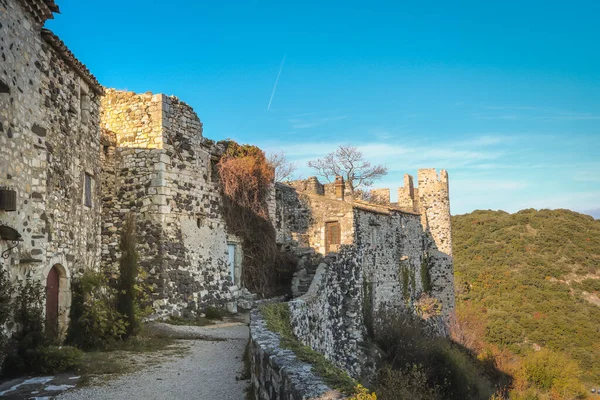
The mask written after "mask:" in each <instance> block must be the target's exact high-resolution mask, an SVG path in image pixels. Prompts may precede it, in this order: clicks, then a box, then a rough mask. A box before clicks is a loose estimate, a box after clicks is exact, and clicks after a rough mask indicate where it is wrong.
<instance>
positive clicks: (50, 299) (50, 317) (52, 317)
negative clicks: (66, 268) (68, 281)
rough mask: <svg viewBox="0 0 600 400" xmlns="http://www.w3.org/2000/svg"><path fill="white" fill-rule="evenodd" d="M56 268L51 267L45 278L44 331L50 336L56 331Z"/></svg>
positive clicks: (57, 281) (57, 282)
mask: <svg viewBox="0 0 600 400" xmlns="http://www.w3.org/2000/svg"><path fill="white" fill-rule="evenodd" d="M58 285H59V276H58V269H57V268H56V267H52V269H51V270H50V272H49V273H48V278H47V279H46V332H47V333H48V334H49V335H50V336H56V334H57V333H58V291H59V287H58Z"/></svg>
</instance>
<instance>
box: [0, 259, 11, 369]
mask: <svg viewBox="0 0 600 400" xmlns="http://www.w3.org/2000/svg"><path fill="white" fill-rule="evenodd" d="M13 292H14V287H13V284H12V282H11V280H10V277H9V276H8V271H6V270H5V269H4V268H3V267H2V266H1V265H0V350H1V349H3V348H4V346H6V342H7V341H8V337H7V336H6V333H5V332H4V329H3V327H4V325H5V324H6V323H7V322H8V321H9V320H10V317H11V315H12V295H13ZM3 353H4V352H2V354H3ZM0 365H2V355H0Z"/></svg>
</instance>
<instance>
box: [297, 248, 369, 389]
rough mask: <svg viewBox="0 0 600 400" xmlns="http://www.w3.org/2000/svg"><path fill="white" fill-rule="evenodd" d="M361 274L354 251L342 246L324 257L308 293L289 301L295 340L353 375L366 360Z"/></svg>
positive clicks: (357, 375) (360, 368)
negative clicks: (336, 251)
mask: <svg viewBox="0 0 600 400" xmlns="http://www.w3.org/2000/svg"><path fill="white" fill-rule="evenodd" d="M362 275H363V271H362V267H361V264H360V260H359V258H358V256H357V254H356V250H355V249H354V248H353V247H352V246H342V248H341V249H340V251H339V253H338V254H331V255H329V256H327V257H326V258H324V259H323V262H322V263H321V264H320V265H319V267H318V268H317V272H316V274H315V277H314V278H313V281H312V283H311V285H310V288H309V289H308V292H307V293H306V294H304V295H303V296H301V297H299V298H298V299H295V300H292V301H290V302H289V303H288V304H289V306H290V313H291V321H290V322H291V324H292V328H293V330H294V334H295V335H296V337H297V338H298V340H300V342H302V343H303V344H304V345H306V346H309V347H311V348H312V349H313V350H316V351H318V352H319V353H321V354H323V355H324V356H325V357H326V358H327V359H328V360H330V361H331V362H332V363H333V364H334V365H335V366H337V367H339V368H341V369H343V370H344V371H346V372H347V373H348V374H349V375H350V376H352V377H353V378H359V377H360V376H361V374H362V372H363V369H364V366H365V363H366V355H365V351H364V349H363V348H362V347H361V344H362V343H363V342H364V340H365V333H366V332H365V328H364V323H363V299H364V294H363V276H362Z"/></svg>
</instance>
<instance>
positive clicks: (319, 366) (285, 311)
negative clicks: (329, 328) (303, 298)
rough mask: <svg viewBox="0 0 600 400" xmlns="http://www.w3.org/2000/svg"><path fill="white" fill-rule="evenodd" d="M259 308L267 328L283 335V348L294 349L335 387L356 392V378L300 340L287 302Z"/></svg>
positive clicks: (343, 390)
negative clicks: (296, 334)
mask: <svg viewBox="0 0 600 400" xmlns="http://www.w3.org/2000/svg"><path fill="white" fill-rule="evenodd" d="M259 309H260V312H261V314H262V316H263V318H264V319H265V322H266V323H267V329H269V330H270V331H272V332H275V333H278V334H279V335H280V336H281V341H280V346H281V347H282V348H285V349H289V350H292V351H293V352H294V354H296V357H298V359H299V360H301V361H304V362H306V363H308V364H311V365H312V366H313V369H314V371H315V372H316V374H317V375H319V376H320V377H321V378H322V379H323V381H325V383H326V384H327V385H329V386H330V387H332V388H333V389H336V390H339V391H340V392H342V393H344V394H348V395H352V394H356V388H357V387H358V383H357V382H356V381H355V380H354V379H352V378H351V377H350V376H348V374H347V373H346V372H344V371H343V370H341V369H340V368H338V367H336V366H335V365H333V364H332V363H331V361H329V360H328V359H326V358H325V356H324V355H322V354H321V353H319V352H316V351H314V350H313V349H311V348H310V347H308V346H304V345H303V344H302V343H300V341H298V338H296V336H295V335H294V331H293V329H292V324H291V322H290V321H291V312H290V308H289V305H288V304H287V303H272V304H263V305H261V306H260V307H259Z"/></svg>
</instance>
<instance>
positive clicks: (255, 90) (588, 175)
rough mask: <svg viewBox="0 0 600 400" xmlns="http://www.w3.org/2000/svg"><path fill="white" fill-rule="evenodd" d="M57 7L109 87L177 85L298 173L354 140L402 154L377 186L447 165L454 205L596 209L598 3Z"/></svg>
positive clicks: (210, 128) (222, 133)
mask: <svg viewBox="0 0 600 400" xmlns="http://www.w3.org/2000/svg"><path fill="white" fill-rule="evenodd" d="M58 4H59V6H60V8H61V12H62V14H61V15H58V16H56V19H55V20H53V21H49V22H48V23H47V27H49V28H50V29H52V30H53V31H55V32H56V33H57V34H58V35H59V36H60V37H61V38H62V39H63V40H64V41H65V43H66V44H67V45H68V46H69V47H70V48H71V50H72V51H73V52H74V53H75V54H76V55H77V56H78V57H79V58H80V59H81V60H82V61H83V62H84V63H85V64H86V65H87V66H88V67H89V68H90V70H91V71H92V72H93V73H94V74H95V75H96V77H97V78H98V79H99V80H100V82H101V83H102V84H103V85H105V86H109V87H116V88H118V89H128V90H133V91H136V92H145V91H152V92H155V93H158V92H162V93H166V94H173V95H176V96H178V97H179V98H181V99H182V100H184V101H186V102H187V103H189V104H190V105H192V106H193V107H194V109H195V110H196V112H197V113H198V115H199V116H200V119H201V120H202V121H203V123H204V134H205V136H206V137H208V138H211V139H217V140H219V139H224V138H228V137H230V138H233V139H236V140H238V141H240V142H246V143H253V144H257V145H259V146H261V147H262V148H264V149H266V150H269V151H274V150H283V151H284V152H285V153H287V155H288V157H289V158H291V159H292V160H294V161H296V162H297V163H298V164H299V166H300V168H299V170H298V173H299V174H300V175H302V176H303V177H307V176H309V175H311V173H310V170H308V169H307V168H306V166H305V164H306V161H307V160H310V159H314V158H317V157H319V156H322V155H324V154H326V153H327V152H329V151H331V150H333V149H334V148H335V147H336V146H338V145H339V144H352V145H355V146H357V147H359V148H360V149H361V150H362V151H363V152H364V153H365V155H367V156H368V157H369V158H370V159H372V160H373V161H375V162H381V163H385V164H386V165H387V166H388V167H389V169H390V173H389V175H388V176H387V177H385V179H383V180H382V181H381V182H380V183H379V184H378V186H381V187H392V188H395V187H397V186H399V185H401V184H402V176H403V174H404V173H411V174H413V175H415V176H416V170H417V168H426V167H435V168H438V169H440V168H444V169H447V170H448V172H449V175H450V185H451V207H452V212H453V213H454V214H460V213H465V212H469V211H471V210H473V209H503V210H506V211H510V212H512V211H517V210H519V209H522V208H528V207H534V208H570V209H574V210H578V211H587V212H590V213H595V214H596V216H597V217H600V158H599V156H598V154H599V152H600V40H599V39H600V24H598V23H597V16H598V15H600V2H597V1H570V2H564V1H550V0H546V1H506V0H505V1H490V2H482V1H458V2H448V1H427V2H403V1H394V2H392V1H390V2H364V1H361V2H355V1H343V2H341V1H329V2H322V1H318V2H317V1H302V2H288V1H284V2H281V1H264V2H261V1H252V2H250V1H249V2H226V1H224V2H198V1H192V0H178V1H177V0H174V1H170V2H160V3H159V4H158V5H157V6H155V7H153V6H152V5H151V4H152V3H151V2H147V1H141V0H128V1H123V0H121V1H114V0H105V1H102V2H95V1H86V2H82V1H75V0H59V1H58ZM284 55H285V56H286V58H285V63H284V65H283V68H282V71H281V76H280V79H279V82H278V85H277V89H276V91H275V93H274V95H273V101H272V104H271V107H270V109H269V110H267V105H268V103H269V99H270V97H271V95H272V94H273V86H274V83H275V79H276V77H277V74H278V72H279V69H280V65H281V62H282V59H283V57H284Z"/></svg>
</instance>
